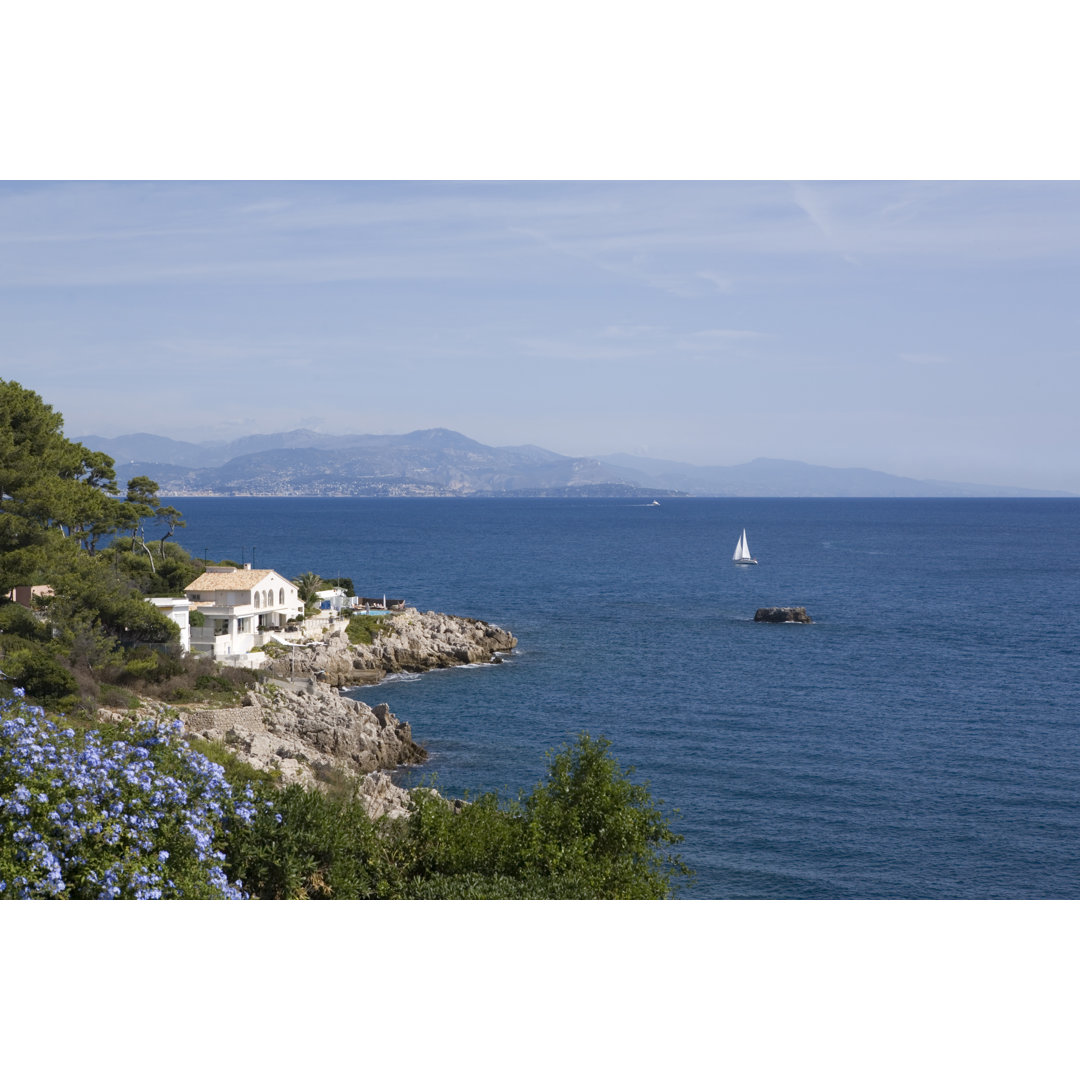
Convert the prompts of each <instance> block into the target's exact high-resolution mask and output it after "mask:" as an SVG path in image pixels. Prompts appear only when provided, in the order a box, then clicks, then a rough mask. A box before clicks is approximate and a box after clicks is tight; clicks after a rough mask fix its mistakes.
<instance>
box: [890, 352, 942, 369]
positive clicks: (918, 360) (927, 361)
mask: <svg viewBox="0 0 1080 1080" xmlns="http://www.w3.org/2000/svg"><path fill="white" fill-rule="evenodd" d="M900 359H901V360H903V361H904V363H905V364H916V365H919V366H922V367H925V366H934V365H936V364H948V363H949V362H950V361H949V358H948V357H947V356H942V355H941V354H940V353H900Z"/></svg>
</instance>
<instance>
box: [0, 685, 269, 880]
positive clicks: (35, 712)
mask: <svg viewBox="0 0 1080 1080" xmlns="http://www.w3.org/2000/svg"><path fill="white" fill-rule="evenodd" d="M15 694H16V697H15V698H14V699H12V700H10V701H4V702H0V895H2V896H5V897H12V898H27V899H28V898H35V897H42V898H48V897H53V898H65V899H86V900H90V899H115V898H118V897H125V898H129V897H130V898H135V899H160V898H163V897H165V898H172V897H188V898H192V899H211V898H225V899H235V898H239V897H241V896H242V895H243V894H242V892H241V890H240V884H239V882H230V881H229V879H228V877H227V876H226V874H225V871H224V869H223V864H224V862H225V854H224V852H223V851H221V850H220V847H221V843H222V841H223V839H224V837H225V836H226V835H227V833H228V832H229V830H230V829H231V828H243V827H245V825H246V823H247V822H250V821H251V819H252V817H253V816H254V813H255V806H254V803H253V802H252V799H253V798H254V793H253V791H252V790H251V788H250V787H248V788H247V789H246V790H245V791H243V793H242V795H241V796H240V797H239V798H238V797H237V795H236V794H235V792H234V789H233V786H232V785H230V784H229V783H228V782H227V781H226V780H225V771H224V769H223V768H222V766H221V765H217V764H214V763H213V762H210V761H208V760H207V759H206V758H205V757H204V756H203V755H201V754H198V753H196V752H194V751H192V750H191V749H190V748H189V747H188V746H187V745H186V744H185V743H184V742H183V741H182V740H181V739H180V738H179V737H178V736H179V732H178V723H177V722H175V721H174V722H173V723H172V724H169V723H158V722H154V721H146V722H143V723H140V724H138V725H137V726H135V727H134V728H133V729H132V730H130V731H129V732H126V733H124V734H123V736H121V734H120V733H119V732H116V733H114V735H115V737H112V738H110V737H109V733H108V732H105V731H94V730H90V731H85V732H81V733H80V732H77V731H76V730H75V729H74V728H70V727H69V728H61V727H59V726H58V725H57V724H55V723H53V722H52V721H51V720H48V719H47V718H46V717H45V714H44V712H43V710H42V709H41V708H40V707H38V706H34V705H28V704H26V703H25V701H24V700H23V692H22V690H19V689H17V690H16V691H15Z"/></svg>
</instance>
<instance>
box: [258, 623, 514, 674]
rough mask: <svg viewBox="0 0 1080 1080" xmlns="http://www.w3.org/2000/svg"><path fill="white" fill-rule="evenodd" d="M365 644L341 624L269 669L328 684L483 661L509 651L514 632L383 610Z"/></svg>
mask: <svg viewBox="0 0 1080 1080" xmlns="http://www.w3.org/2000/svg"><path fill="white" fill-rule="evenodd" d="M382 626H383V629H382V632H381V633H380V634H379V635H378V636H377V637H376V638H375V640H374V641H373V642H372V644H370V645H353V644H351V643H350V641H349V639H348V637H347V636H346V634H345V631H344V629H342V630H339V631H336V632H334V633H332V634H329V635H327V637H326V638H325V639H324V641H322V642H320V643H319V644H317V645H313V646H310V647H307V648H293V649H291V651H290V655H288V656H282V657H278V658H277V659H275V660H273V661H272V662H271V664H270V667H269V670H270V672H271V673H272V674H274V675H276V676H278V677H279V678H315V679H318V680H319V682H322V683H326V684H327V685H329V686H355V685H356V684H358V683H374V682H378V681H379V680H380V679H382V678H384V677H385V676H386V675H388V674H390V673H392V672H398V671H430V670H432V669H433V668H444V667H454V666H456V665H459V664H486V663H490V662H492V661H495V660H497V659H498V656H497V654H498V653H503V652H509V651H510V650H511V649H513V648H514V646H515V645H517V638H516V637H514V635H513V634H511V633H510V632H509V631H507V630H503V629H502V627H499V626H493V625H492V624H491V623H485V622H480V621H479V620H478V619H469V618H465V617H463V616H458V615H443V614H441V613H440V612H437V611H426V612H423V613H421V612H419V611H417V610H416V608H406V609H405V610H404V611H401V612H395V613H394V614H392V615H386V616H384V617H383V619H382Z"/></svg>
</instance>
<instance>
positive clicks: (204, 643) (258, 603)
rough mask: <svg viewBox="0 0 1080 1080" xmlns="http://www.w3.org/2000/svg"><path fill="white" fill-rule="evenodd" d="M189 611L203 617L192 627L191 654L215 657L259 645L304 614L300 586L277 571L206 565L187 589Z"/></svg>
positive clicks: (228, 655) (221, 657)
mask: <svg viewBox="0 0 1080 1080" xmlns="http://www.w3.org/2000/svg"><path fill="white" fill-rule="evenodd" d="M184 592H185V593H186V595H187V598H188V600H190V601H191V610H192V611H197V612H199V613H200V614H201V615H202V616H203V618H204V619H205V623H204V625H203V626H192V627H191V649H192V651H193V652H196V653H202V654H203V655H209V656H213V657H214V659H215V660H221V659H223V658H225V657H230V656H239V655H243V654H245V653H249V652H250V651H251V650H252V649H257V648H258V647H259V646H260V645H263V644H265V643H266V642H267V641H268V640H270V634H271V633H272V632H274V631H281V630H283V629H284V627H285V623H286V621H287V620H288V619H291V618H295V617H297V616H300V615H303V613H304V603H303V601H302V600H301V599H300V596H299V594H298V593H297V591H296V586H295V585H294V584H293V583H292V582H291V581H288V580H286V579H285V578H283V577H282V576H281V575H280V574H279V573H278V572H277V571H276V570H252V569H251V566H250V564H249V565H247V566H245V567H244V568H243V569H242V570H241V569H238V568H237V567H234V566H208V567H207V568H206V572H205V573H204V574H201V575H200V576H199V577H197V578H196V579H195V580H194V581H193V582H192V583H191V584H190V585H189V586H188V587H187V588H186V589H185V590H184Z"/></svg>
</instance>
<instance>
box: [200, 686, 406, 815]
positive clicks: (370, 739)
mask: <svg viewBox="0 0 1080 1080" xmlns="http://www.w3.org/2000/svg"><path fill="white" fill-rule="evenodd" d="M180 718H181V719H182V720H183V722H184V729H185V731H186V732H187V733H188V734H189V735H197V736H199V737H201V738H203V739H212V740H214V741H216V742H222V743H224V744H225V745H226V746H228V748H229V749H230V750H231V751H232V752H233V753H234V754H236V755H237V757H239V758H241V759H242V760H244V761H247V762H249V763H250V764H252V765H254V766H255V767H256V768H259V769H265V770H274V769H276V770H278V771H280V773H281V776H282V779H283V780H284V781H285V782H286V783H293V782H295V783H301V784H305V785H308V786H310V785H313V784H315V783H318V782H320V781H323V782H325V781H327V780H329V779H332V778H333V777H334V775H336V774H346V775H351V776H360V775H362V774H368V773H372V774H374V773H377V772H378V770H381V769H392V768H396V767H397V766H399V765H409V764H414V763H419V762H421V761H423V760H425V758H426V757H427V753H426V751H425V750H424V749H423V747H421V746H418V745H417V744H416V743H415V742H414V741H413V738H412V731H411V730H410V728H409V725H408V724H406V723H403V722H401V721H400V720H398V718H397V717H396V716H394V714H393V713H392V712H390V709H389V707H388V706H386V705H376V706H374V707H373V708H372V707H370V706H368V705H365V704H364V703H363V702H361V701H353V700H352V699H351V698H346V697H342V696H341V695H340V694H338V693H336V692H335V691H333V690H329V689H327V688H326V687H324V686H321V685H319V684H318V683H316V682H314V681H311V682H309V683H308V684H306V685H303V686H297V687H295V688H294V689H285V688H282V687H279V686H276V685H268V686H264V687H261V688H260V689H258V690H252V691H249V692H248V694H247V695H246V696H245V698H244V703H243V705H242V706H240V707H239V708H234V709H192V710H190V711H187V712H185V711H181V713H180ZM391 789H392V790H391ZM365 791H366V793H367V796H368V797H369V798H370V797H374V796H376V795H378V796H379V800H380V801H381V802H383V803H390V804H393V805H394V806H403V805H404V804H406V803H407V801H408V796H407V793H405V792H404V791H402V790H401V789H399V788H393V785H392V784H390V782H389V778H388V777H384V778H383V780H380V779H379V777H378V775H375V776H373V777H372V778H371V780H370V781H365V784H364V786H363V787H362V788H361V795H362V796H363V795H364V794H365Z"/></svg>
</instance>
